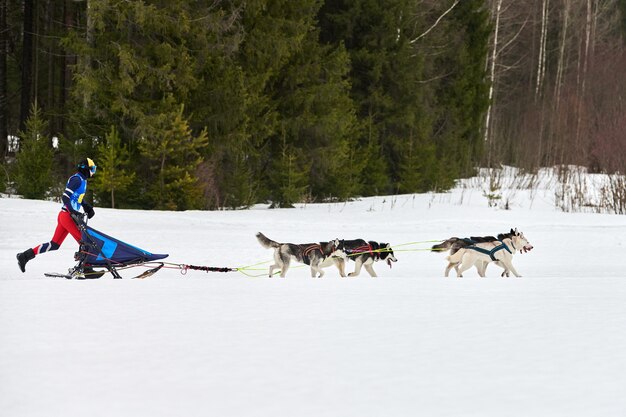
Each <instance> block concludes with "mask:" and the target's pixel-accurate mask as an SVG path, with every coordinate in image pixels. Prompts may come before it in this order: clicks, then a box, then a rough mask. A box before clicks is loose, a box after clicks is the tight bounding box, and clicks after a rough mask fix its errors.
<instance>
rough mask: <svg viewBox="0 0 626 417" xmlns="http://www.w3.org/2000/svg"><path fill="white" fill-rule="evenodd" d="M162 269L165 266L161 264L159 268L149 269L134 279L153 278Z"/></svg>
mask: <svg viewBox="0 0 626 417" xmlns="http://www.w3.org/2000/svg"><path fill="white" fill-rule="evenodd" d="M161 268H163V264H160V265H159V266H157V267H155V268H152V269H148V270H147V271H144V272H142V273H141V274H139V275H137V276H136V277H133V279H146V278H148V277H151V276H152V275H154V274H155V273H156V272H158V271H159V269H161Z"/></svg>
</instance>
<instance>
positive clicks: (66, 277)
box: [44, 272, 74, 279]
mask: <svg viewBox="0 0 626 417" xmlns="http://www.w3.org/2000/svg"><path fill="white" fill-rule="evenodd" d="M44 275H45V276H47V277H50V278H65V279H74V277H73V276H71V275H68V274H60V273H58V272H46V273H44Z"/></svg>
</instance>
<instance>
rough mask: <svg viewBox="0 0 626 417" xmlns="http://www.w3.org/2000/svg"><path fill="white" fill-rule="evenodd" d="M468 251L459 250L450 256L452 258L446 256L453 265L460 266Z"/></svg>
mask: <svg viewBox="0 0 626 417" xmlns="http://www.w3.org/2000/svg"><path fill="white" fill-rule="evenodd" d="M466 250H467V249H463V248H457V250H456V251H454V252H453V253H452V254H450V256H446V259H447V260H448V262H450V263H451V264H458V263H459V262H461V259H463V255H464V254H465V251H466Z"/></svg>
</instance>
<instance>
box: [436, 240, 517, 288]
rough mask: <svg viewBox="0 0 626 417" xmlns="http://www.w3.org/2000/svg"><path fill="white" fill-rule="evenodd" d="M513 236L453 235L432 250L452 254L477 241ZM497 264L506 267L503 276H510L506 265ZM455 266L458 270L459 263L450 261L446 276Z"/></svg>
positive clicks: (477, 267)
mask: <svg viewBox="0 0 626 417" xmlns="http://www.w3.org/2000/svg"><path fill="white" fill-rule="evenodd" d="M512 230H513V229H511V231H512ZM511 236H512V233H500V234H499V235H498V237H497V238H496V237H494V236H471V237H469V238H467V237H465V238H459V237H451V238H450V239H446V240H444V241H443V242H441V243H439V244H437V245H433V247H432V248H431V251H432V252H446V251H450V255H454V254H455V253H457V252H458V251H459V249H462V248H466V247H468V246H472V245H475V244H476V243H484V242H495V241H497V240H499V239H504V238H506V237H511ZM496 265H498V266H499V267H501V268H503V269H504V271H503V272H502V276H505V274H506V276H507V277H508V276H509V271H508V270H507V269H506V268H505V267H504V265H502V264H501V263H500V262H496ZM453 267H454V269H455V270H456V271H457V272H458V270H459V263H448V266H447V267H446V271H445V276H446V278H447V277H448V274H449V273H450V270H451V269H452V268H453ZM486 268H487V266H486V265H485V269H486ZM476 269H477V270H478V269H479V266H478V265H476ZM483 272H484V271H483Z"/></svg>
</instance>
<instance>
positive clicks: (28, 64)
mask: <svg viewBox="0 0 626 417" xmlns="http://www.w3.org/2000/svg"><path fill="white" fill-rule="evenodd" d="M33 3H34V1H33V0H24V25H23V40H22V99H21V101H20V130H21V131H24V130H25V128H26V120H27V119H28V116H29V114H30V107H31V104H32V96H31V91H32V88H31V84H32V81H33V32H34V28H35V25H34V4H33Z"/></svg>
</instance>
